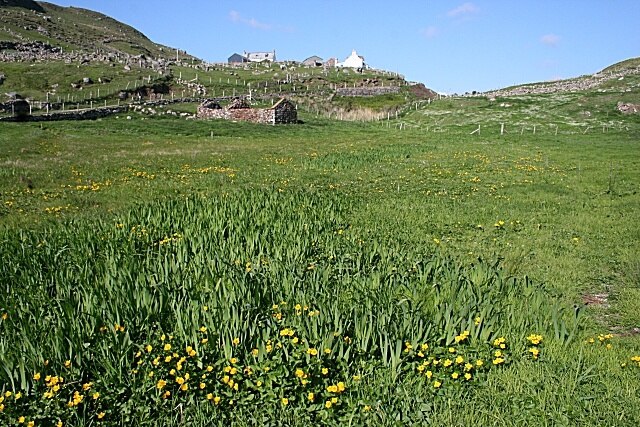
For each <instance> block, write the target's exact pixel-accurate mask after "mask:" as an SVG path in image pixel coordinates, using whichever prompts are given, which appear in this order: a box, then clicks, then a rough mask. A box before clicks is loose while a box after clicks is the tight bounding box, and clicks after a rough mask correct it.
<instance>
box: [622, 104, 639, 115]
mask: <svg viewBox="0 0 640 427" xmlns="http://www.w3.org/2000/svg"><path fill="white" fill-rule="evenodd" d="M617 108H618V111H620V112H621V113H622V114H638V113H640V104H631V103H628V102H618V107H617Z"/></svg>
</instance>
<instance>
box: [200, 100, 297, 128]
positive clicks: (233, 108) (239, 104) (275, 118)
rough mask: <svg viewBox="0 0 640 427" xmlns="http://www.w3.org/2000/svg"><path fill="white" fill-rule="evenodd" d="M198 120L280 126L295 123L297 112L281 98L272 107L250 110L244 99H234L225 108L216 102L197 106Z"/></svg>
mask: <svg viewBox="0 0 640 427" xmlns="http://www.w3.org/2000/svg"><path fill="white" fill-rule="evenodd" d="M197 117H198V118H200V119H225V120H241V121H247V122H253V123H265V124H272V125H275V124H282V123H297V122H298V110H297V108H296V106H295V105H294V104H293V103H292V102H291V101H289V100H288V99H285V98H281V99H280V100H279V101H278V102H276V103H275V104H274V105H273V106H272V107H269V108H252V107H251V105H249V103H248V102H247V101H245V100H244V99H240V98H237V99H234V100H233V101H232V102H231V103H230V104H229V105H227V106H226V107H225V108H223V107H222V106H220V104H219V103H218V102H217V101H214V100H206V101H204V102H203V103H202V104H200V105H199V106H198V113H197Z"/></svg>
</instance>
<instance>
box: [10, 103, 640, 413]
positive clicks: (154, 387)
mask: <svg viewBox="0 0 640 427" xmlns="http://www.w3.org/2000/svg"><path fill="white" fill-rule="evenodd" d="M454 104H456V105H455V108H461V109H464V111H465V112H466V114H467V115H466V116H465V117H470V118H469V119H468V120H469V121H468V122H463V123H462V124H459V123H458V124H455V125H454V124H453V123H450V124H447V123H446V121H445V122H443V121H439V122H438V124H437V127H436V128H434V125H433V120H434V117H449V116H446V112H447V111H451V108H452V107H453V106H454ZM525 107H526V108H530V107H531V105H530V104H527V105H526V106H525ZM424 108H425V110H424V111H423V110H418V111H415V112H410V113H407V114H406V115H405V116H403V117H401V119H399V120H402V121H404V123H408V124H409V125H408V126H404V127H403V128H402V130H401V129H400V128H399V127H398V126H395V127H394V125H393V124H389V123H386V122H373V123H347V122H337V121H331V120H327V119H323V118H320V117H316V116H314V115H313V114H308V113H304V112H302V111H301V117H302V119H303V120H304V123H303V124H300V125H291V126H283V127H268V126H261V125H253V124H247V123H228V122H217V121H214V122H199V121H198V122H196V121H186V120H183V119H180V118H177V117H166V116H164V117H154V118H149V117H144V116H141V115H136V114H132V119H131V120H125V119H124V118H123V117H110V118H107V119H103V120H100V121H95V122H74V123H72V122H56V123H44V124H42V125H41V124H38V123H23V124H14V123H5V124H2V125H1V126H2V128H1V132H0V205H1V206H0V257H1V259H2V262H1V263H0V316H1V317H0V391H1V393H2V394H1V395H0V424H1V425H7V426H85V425H86V426H89V425H91V426H120V425H124V424H127V425H132V426H156V425H166V426H184V425H193V426H199V425H260V426H263V425H266V426H269V425H308V424H309V423H316V424H318V425H371V426H374V425H375V426H378V425H426V424H431V425H448V426H452V425H461V426H463V425H469V426H470V425H549V424H551V425H593V426H596V425H607V426H610V425H620V426H623V425H628V426H635V425H638V424H639V423H640V338H638V332H639V329H638V328H640V317H639V315H638V313H640V311H639V310H638V308H640V307H639V306H638V301H639V299H638V297H640V288H639V286H638V284H639V283H640V281H639V280H640V261H639V259H640V257H638V254H639V253H640V251H639V249H640V246H639V243H638V242H640V235H639V231H638V227H637V218H638V213H639V211H640V193H639V192H638V190H639V189H640V188H639V187H640V172H639V171H640V157H639V156H638V153H639V152H640V151H639V149H640V146H639V145H638V144H639V141H640V138H639V136H640V122H639V121H638V119H637V118H633V117H629V118H619V120H620V123H617V124H615V126H614V125H612V126H611V127H610V128H608V129H607V131H606V132H604V131H599V132H594V131H592V132H584V131H583V130H582V128H579V127H576V126H573V127H571V126H570V125H566V126H565V127H563V128H561V129H560V131H559V132H558V130H557V128H553V127H548V128H546V130H545V129H542V128H541V127H538V129H537V132H536V133H535V134H534V133H533V132H532V131H531V129H528V131H527V132H525V131H523V132H522V133H521V132H512V133H508V134H504V135H501V134H500V127H499V126H493V127H491V126H489V125H487V127H484V128H483V131H482V133H481V134H480V135H478V134H473V135H470V132H471V131H473V129H475V128H476V127H477V125H476V124H475V123H476V121H478V120H480V121H481V120H485V122H486V123H491V119H490V117H491V114H492V108H499V107H492V106H490V105H489V104H482V103H481V102H480V101H478V100H473V99H468V100H465V99H459V100H453V101H449V100H448V101H443V102H442V103H441V104H438V103H434V104H433V105H430V106H427V107H424ZM426 109H430V110H426ZM483 117H484V119H483ZM603 117H604V116H603ZM599 119H602V117H599V116H597V115H595V116H594V117H593V120H599ZM445 120H450V119H445ZM520 120H522V121H526V117H524V115H523V116H522V117H520ZM485 122H483V123H485ZM598 129H599V128H598Z"/></svg>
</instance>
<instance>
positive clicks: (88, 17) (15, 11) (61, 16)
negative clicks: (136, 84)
mask: <svg viewBox="0 0 640 427" xmlns="http://www.w3.org/2000/svg"><path fill="white" fill-rule="evenodd" d="M0 9H1V10H2V13H1V14H0V24H2V25H1V27H0V40H7V41H14V42H26V41H42V42H46V43H49V44H51V45H53V46H60V47H62V48H63V49H64V50H65V51H70V50H80V51H88V52H93V51H95V50H96V49H98V50H103V51H107V52H121V53H128V54H132V55H140V54H144V55H148V56H152V57H167V56H168V57H175V50H173V51H172V50H170V49H169V48H167V47H163V46H160V45H157V44H156V43H153V42H152V41H150V40H149V39H148V38H147V37H145V36H144V34H142V33H141V32H139V31H138V30H136V29H134V28H132V27H130V26H128V25H125V24H123V23H121V22H118V21H116V20H114V19H112V18H110V17H108V16H106V15H103V14H101V13H98V12H93V11H91V10H87V9H81V8H75V7H60V6H57V5H55V4H52V3H46V2H34V1H24V0H20V1H7V0H5V1H2V2H0Z"/></svg>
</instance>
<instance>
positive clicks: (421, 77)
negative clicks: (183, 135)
mask: <svg viewBox="0 0 640 427" xmlns="http://www.w3.org/2000/svg"><path fill="white" fill-rule="evenodd" d="M49 1H52V2H54V3H56V4H59V5H62V6H76V7H83V8H87V9H92V10H96V11H99V12H102V13H105V14H107V15H109V16H112V17H114V18H116V19H118V20H120V21H123V22H125V23H127V24H129V25H132V26H134V27H135V28H137V29H138V30H140V31H142V32H143V33H144V34H146V35H147V36H148V37H149V38H150V39H152V40H153V41H155V42H158V43H162V44H165V45H169V46H171V47H179V48H181V49H184V50H186V51H187V52H189V53H191V54H193V55H195V56H197V57H200V58H202V59H204V60H207V61H211V62H222V61H226V59H227V57H228V56H230V55H231V54H232V53H234V52H239V53H242V52H243V51H244V50H247V51H271V50H273V49H275V50H276V56H277V58H278V59H279V60H284V59H290V60H300V61H301V60H303V59H305V58H307V57H309V56H311V55H318V56H320V57H322V58H325V59H326V58H329V57H338V58H339V59H341V60H344V59H345V58H346V57H347V56H348V55H349V54H350V53H351V50H352V49H356V50H357V51H358V54H360V55H363V56H364V57H365V59H366V61H367V63H368V64H369V65H371V66H373V67H376V68H382V69H386V70H391V71H397V72H399V73H401V74H404V75H405V77H406V78H407V79H409V80H413V81H419V82H422V83H424V84H426V85H427V87H430V88H432V89H435V90H437V91H440V92H447V93H452V92H458V93H462V92H466V91H472V90H482V91H484V90H489V89H496V88H501V87H505V86H510V85H513V84H519V83H529V82H536V81H546V80H552V79H558V78H569V77H576V76H579V75H583V74H591V73H594V72H596V71H599V70H601V69H602V68H604V67H606V66H608V65H611V64H613V63H615V62H618V61H621V60H624V59H628V58H631V57H638V56H640V0H472V1H464V0H461V1H449V0H441V1H428V0H424V1H418V0H409V1H396V2H389V1H380V0H369V1H348V0H340V1H338V0H315V1H303V0H297V1H291V0H246V1H243V0H235V1H230V0H192V1H188V0H187V1H182V2H180V1H176V0H154V1H150V0H149V1H147V0H129V1H125V0H49Z"/></svg>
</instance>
